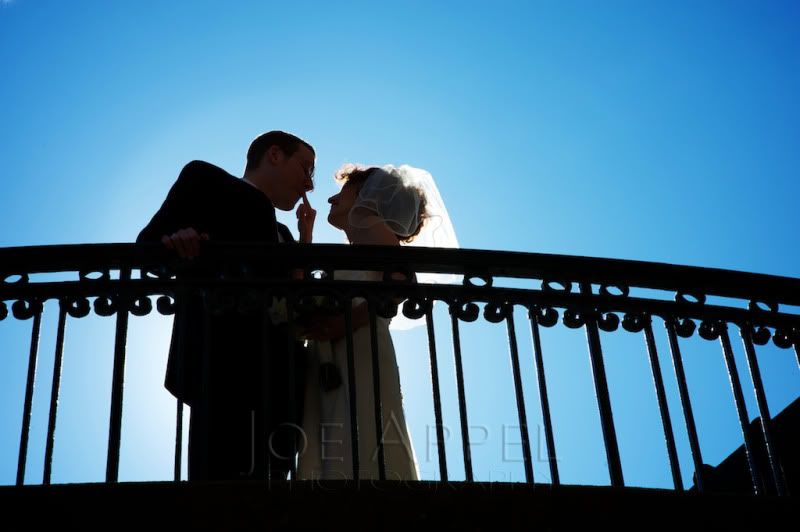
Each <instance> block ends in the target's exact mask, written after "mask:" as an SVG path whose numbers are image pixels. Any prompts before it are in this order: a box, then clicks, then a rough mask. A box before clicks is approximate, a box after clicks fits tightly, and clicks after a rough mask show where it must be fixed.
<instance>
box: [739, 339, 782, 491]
mask: <svg viewBox="0 0 800 532" xmlns="http://www.w3.org/2000/svg"><path fill="white" fill-rule="evenodd" d="M739 333H740V335H741V337H742V343H743V344H744V352H745V356H746V357H747V365H748V367H749V368H750V377H751V378H752V380H753V387H754V388H755V394H756V402H757V404H758V413H759V415H760V417H761V430H762V432H763V434H764V444H765V446H766V451H767V459H768V460H769V465H770V467H771V468H772V478H773V480H774V482H775V489H776V491H777V493H778V495H779V496H783V495H786V485H785V481H784V478H783V470H782V468H781V463H780V457H779V456H778V451H777V450H776V449H775V445H774V444H773V442H772V435H771V434H770V428H769V426H770V424H771V421H772V420H771V418H770V415H769V407H768V406H767V395H766V393H764V384H763V383H762V381H761V371H760V370H759V368H758V359H757V358H756V350H755V347H754V346H753V337H752V329H751V325H750V324H745V325H743V326H741V327H740V328H739Z"/></svg>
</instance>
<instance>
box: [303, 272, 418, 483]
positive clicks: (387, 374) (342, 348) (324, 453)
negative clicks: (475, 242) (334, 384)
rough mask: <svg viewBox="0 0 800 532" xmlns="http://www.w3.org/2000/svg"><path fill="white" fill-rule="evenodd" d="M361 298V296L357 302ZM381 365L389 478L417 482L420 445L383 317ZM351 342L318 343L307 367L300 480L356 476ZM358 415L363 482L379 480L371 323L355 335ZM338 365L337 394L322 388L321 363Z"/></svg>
mask: <svg viewBox="0 0 800 532" xmlns="http://www.w3.org/2000/svg"><path fill="white" fill-rule="evenodd" d="M382 275H383V274H382V273H380V272H367V271H336V272H335V273H334V278H335V279H346V280H359V281H361V280H365V281H366V280H381V279H382ZM360 300H361V299H360V298H356V299H355V300H354V304H357V303H358V302H359V301H360ZM376 320H377V327H376V329H377V337H378V353H379V355H378V366H379V368H380V389H381V390H380V391H381V401H382V413H383V430H382V432H383V442H384V444H383V449H384V457H385V464H386V479H387V480H417V479H419V472H418V466H417V460H416V457H415V454H414V447H413V445H412V443H411V437H410V434H409V431H408V428H407V426H406V420H405V415H404V414H403V399H402V394H401V392H400V374H399V371H398V369H397V360H396V358H395V351H394V345H393V344H392V337H391V335H390V334H389V322H390V320H387V319H384V318H381V317H377V318H376ZM346 342H347V341H346V338H341V339H339V340H336V341H333V342H313V344H314V346H313V349H312V350H311V351H312V352H311V357H310V360H309V364H308V368H307V377H306V386H305V401H304V404H305V406H304V412H303V431H304V434H305V436H306V442H305V443H306V445H305V446H303V443H304V442H302V441H301V442H300V445H301V448H300V453H299V459H298V467H297V476H298V478H300V479H346V478H353V462H352V450H351V449H352V446H351V437H350V435H351V432H350V389H349V384H348V373H347V343H346ZM353 360H354V365H355V372H354V373H355V387H356V416H357V420H358V442H359V445H358V458H359V478H364V479H377V478H379V470H378V447H377V443H376V442H377V439H376V433H375V432H376V431H375V406H374V405H375V402H374V399H373V397H374V394H373V377H372V342H371V338H370V328H369V325H368V324H367V325H365V326H363V327H361V328H359V329H357V330H355V331H354V332H353ZM321 362H332V363H333V364H335V365H336V367H337V368H338V370H339V375H340V376H341V381H342V382H341V385H340V386H339V387H338V388H335V389H334V390H331V391H325V390H323V389H322V387H321V386H320V381H319V374H320V363H321Z"/></svg>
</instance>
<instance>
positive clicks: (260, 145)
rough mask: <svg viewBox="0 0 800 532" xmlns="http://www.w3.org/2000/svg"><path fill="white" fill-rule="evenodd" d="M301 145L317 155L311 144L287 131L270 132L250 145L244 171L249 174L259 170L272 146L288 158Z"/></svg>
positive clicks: (258, 137)
mask: <svg viewBox="0 0 800 532" xmlns="http://www.w3.org/2000/svg"><path fill="white" fill-rule="evenodd" d="M301 144H302V145H303V146H305V147H307V148H308V149H309V150H311V153H313V154H315V155H316V152H315V151H314V147H313V146H311V144H309V143H308V142H306V141H304V140H303V139H301V138H300V137H296V136H294V135H292V134H291V133H286V132H285V131H268V132H267V133H263V134H261V135H259V136H257V137H256V138H255V139H254V140H253V142H251V143H250V148H249V149H248V150H247V165H246V166H245V168H244V171H245V172H248V171H250V170H255V169H256V168H258V165H259V164H260V163H261V158H262V157H264V154H265V153H267V150H268V149H270V148H271V147H272V146H277V147H279V148H280V149H281V151H282V152H283V153H285V154H286V156H287V157H291V156H292V155H294V152H296V151H297V148H298V147H300V145H301Z"/></svg>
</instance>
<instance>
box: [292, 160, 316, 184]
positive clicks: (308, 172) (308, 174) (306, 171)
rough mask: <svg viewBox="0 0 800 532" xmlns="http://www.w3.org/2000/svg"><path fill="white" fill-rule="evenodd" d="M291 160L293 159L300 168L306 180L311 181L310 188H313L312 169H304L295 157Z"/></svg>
mask: <svg viewBox="0 0 800 532" xmlns="http://www.w3.org/2000/svg"><path fill="white" fill-rule="evenodd" d="M292 159H294V161H295V162H296V163H297V165H298V166H300V169H301V170H302V171H303V174H305V176H306V179H308V180H309V181H311V188H314V167H313V166H312V167H311V168H306V167H305V166H304V165H303V163H301V162H300V161H299V160H298V159H297V157H295V156H292Z"/></svg>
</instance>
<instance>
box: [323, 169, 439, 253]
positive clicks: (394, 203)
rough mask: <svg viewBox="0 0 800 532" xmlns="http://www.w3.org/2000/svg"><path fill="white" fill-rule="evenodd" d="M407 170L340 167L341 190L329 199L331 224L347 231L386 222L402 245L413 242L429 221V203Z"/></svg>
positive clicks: (337, 173) (337, 176)
mask: <svg viewBox="0 0 800 532" xmlns="http://www.w3.org/2000/svg"><path fill="white" fill-rule="evenodd" d="M406 168H410V167H400V168H395V167H394V166H384V167H380V168H379V167H374V166H373V167H359V166H356V165H353V164H347V165H345V166H343V167H342V168H340V169H339V170H338V171H337V172H336V176H335V177H336V180H337V181H339V183H341V184H342V189H341V191H339V193H338V194H335V195H333V196H331V197H330V198H329V199H328V203H330V204H331V210H330V212H329V213H328V222H329V223H330V224H331V225H332V226H334V227H336V228H338V229H342V230H343V231H345V232H348V230H350V229H364V228H368V227H370V226H372V225H375V224H377V223H384V224H386V226H387V227H388V228H389V229H390V230H391V231H392V233H394V234H395V236H396V237H397V240H398V241H399V242H402V243H404V244H407V243H410V242H412V241H413V240H414V238H415V237H416V236H417V235H419V233H420V231H421V230H422V227H423V225H424V224H425V221H426V220H427V218H428V213H427V210H426V207H427V200H426V198H425V194H424V193H423V191H422V189H421V188H420V187H418V186H415V184H414V180H413V178H412V177H411V175H410V174H409V173H408V172H407V171H406V170H405V169H406Z"/></svg>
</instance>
